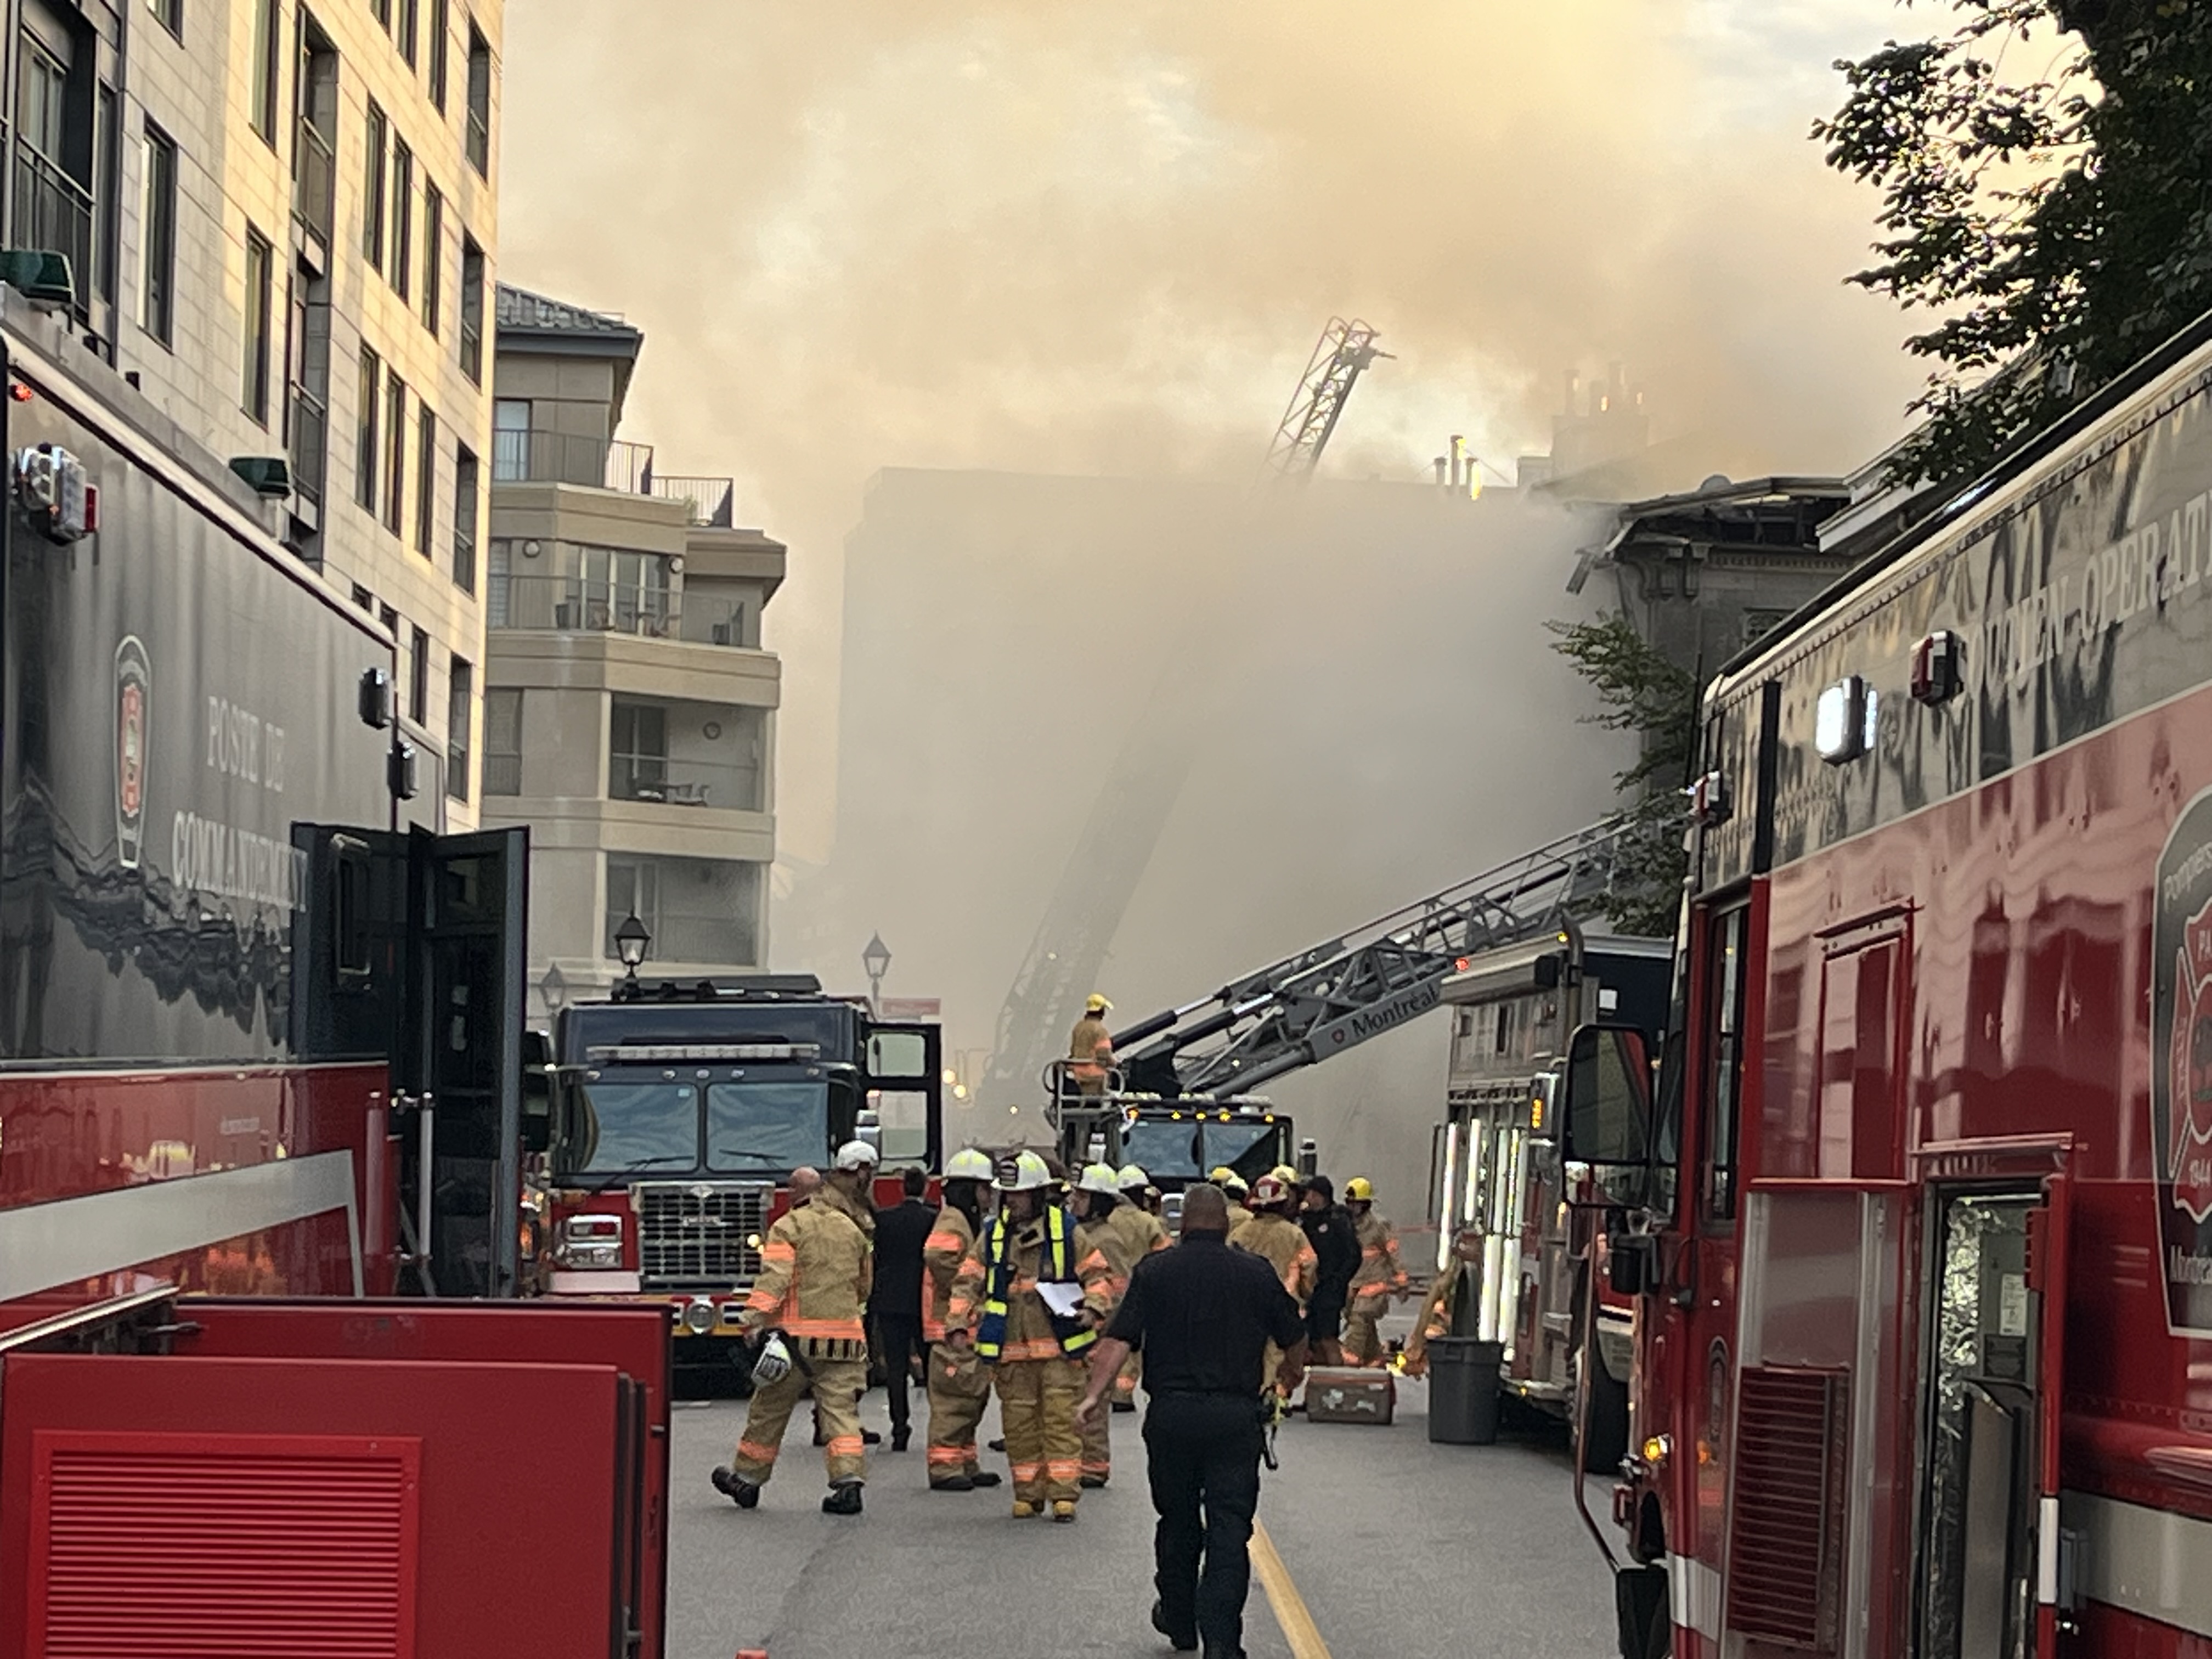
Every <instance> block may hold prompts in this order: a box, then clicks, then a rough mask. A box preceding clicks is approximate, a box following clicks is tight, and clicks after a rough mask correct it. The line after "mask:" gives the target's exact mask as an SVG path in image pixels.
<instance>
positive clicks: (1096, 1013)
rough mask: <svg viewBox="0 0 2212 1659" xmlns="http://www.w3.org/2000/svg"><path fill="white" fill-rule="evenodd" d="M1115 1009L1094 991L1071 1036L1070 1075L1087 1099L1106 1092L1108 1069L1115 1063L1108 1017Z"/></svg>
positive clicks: (1069, 1043) (1068, 1050) (1069, 1042)
mask: <svg viewBox="0 0 2212 1659" xmlns="http://www.w3.org/2000/svg"><path fill="white" fill-rule="evenodd" d="M1113 1011H1114V1005H1113V1004H1112V1003H1110V1002H1109V1001H1107V1000H1106V999H1105V998H1104V997H1102V996H1100V995H1099V994H1098V993H1097V992H1096V991H1093V992H1092V993H1091V994H1090V996H1089V997H1087V998H1085V1000H1084V1004H1083V1018H1081V1019H1079V1020H1077V1021H1076V1022H1075V1029H1074V1030H1073V1031H1070V1032H1069V1033H1068V1034H1067V1074H1068V1076H1069V1077H1071V1078H1073V1079H1074V1080H1075V1087H1076V1091H1077V1092H1078V1093H1079V1094H1083V1095H1103V1094H1104V1093H1105V1092H1106V1068H1107V1067H1108V1066H1111V1065H1112V1064H1113V1063H1114V1039H1113V1038H1112V1037H1111V1036H1108V1035H1107V1031H1106V1016H1107V1015H1108V1014H1109V1013H1111V1012H1113Z"/></svg>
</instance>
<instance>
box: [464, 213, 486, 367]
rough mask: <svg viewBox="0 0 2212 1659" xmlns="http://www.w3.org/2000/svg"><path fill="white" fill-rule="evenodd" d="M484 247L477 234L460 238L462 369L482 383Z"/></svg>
mask: <svg viewBox="0 0 2212 1659" xmlns="http://www.w3.org/2000/svg"><path fill="white" fill-rule="evenodd" d="M483 313H484V257H483V249H482V248H480V247H478V246H477V245H476V240H475V239H474V238H472V237H470V236H463V237H462V238H461V373H462V374H465V375H467V376H468V377H469V379H470V380H471V381H472V382H474V383H475V384H476V385H477V386H482V385H483Z"/></svg>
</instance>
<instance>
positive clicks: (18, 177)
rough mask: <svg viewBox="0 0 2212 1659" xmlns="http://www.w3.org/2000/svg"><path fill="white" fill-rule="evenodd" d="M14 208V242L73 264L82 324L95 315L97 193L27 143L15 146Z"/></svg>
mask: <svg viewBox="0 0 2212 1659" xmlns="http://www.w3.org/2000/svg"><path fill="white" fill-rule="evenodd" d="M9 240H10V241H11V242H13V243H14V244H15V246H17V247H21V248H37V249H40V250H41V251H42V252H52V253H58V254H61V255H63V256H64V258H67V259H68V260H69V262H70V283H71V284H72V285H73V286H74V287H75V288H76V313H77V316H78V319H80V320H82V319H85V318H88V317H89V316H90V315H91V314H92V195H91V192H90V191H87V190H86V189H85V187H84V186H83V185H80V184H79V183H77V181H76V179H72V178H70V176H69V174H67V173H64V172H63V171H62V170H61V169H60V168H59V167H56V166H55V165H54V164H53V163H52V161H48V160H47V159H46V157H45V156H43V155H40V154H39V152H38V151H36V150H34V149H32V148H31V147H30V146H29V145H28V144H26V143H21V142H18V143H17V144H16V145H15V212H14V216H13V222H12V226H11V228H10V231H9Z"/></svg>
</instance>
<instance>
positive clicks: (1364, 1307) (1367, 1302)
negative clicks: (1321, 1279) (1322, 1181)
mask: <svg viewBox="0 0 2212 1659" xmlns="http://www.w3.org/2000/svg"><path fill="white" fill-rule="evenodd" d="M1344 1207H1345V1208H1346V1209H1347V1210H1349V1211H1351V1212H1352V1226H1353V1229H1354V1230H1355V1231H1357V1233H1358V1237H1359V1269H1358V1272H1357V1273H1353V1274H1352V1301H1351V1304H1350V1305H1349V1306H1348V1307H1346V1310H1345V1314H1344V1354H1345V1358H1346V1359H1348V1360H1350V1361H1351V1362H1352V1364H1355V1365H1379V1364H1382V1363H1383V1338H1382V1336H1381V1334H1379V1333H1378V1332H1377V1330H1376V1322H1377V1321H1378V1320H1380V1319H1381V1318H1382V1317H1383V1312H1384V1311H1385V1310H1387V1309H1388V1308H1389V1305H1390V1298H1391V1297H1401V1298H1402V1297H1404V1296H1405V1294H1406V1291H1407V1285H1410V1284H1411V1283H1412V1282H1413V1281H1412V1280H1411V1279H1408V1278H1407V1274H1406V1264H1405V1263H1404V1262H1403V1261H1401V1260H1400V1259H1399V1256H1398V1235H1397V1234H1396V1233H1395V1231H1392V1229H1391V1226H1390V1224H1389V1222H1387V1221H1385V1220H1384V1219H1383V1218H1382V1217H1381V1216H1379V1215H1377V1214H1376V1213H1375V1183H1374V1182H1371V1181H1370V1180H1368V1178H1367V1177H1366V1176H1352V1179H1351V1180H1349V1181H1347V1182H1345V1183H1344Z"/></svg>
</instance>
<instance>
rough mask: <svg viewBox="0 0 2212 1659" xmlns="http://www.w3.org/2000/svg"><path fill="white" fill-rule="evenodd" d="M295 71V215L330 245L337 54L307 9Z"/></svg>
mask: <svg viewBox="0 0 2212 1659" xmlns="http://www.w3.org/2000/svg"><path fill="white" fill-rule="evenodd" d="M294 72H295V75H296V76H298V79H297V81H296V82H295V84H294V87H293V100H294V109H295V119H294V121H293V134H292V214H293V216H294V217H295V218H296V219H298V220H299V221H300V222H301V224H303V225H305V226H307V228H308V229H309V230H310V231H312V232H313V233H314V234H315V235H317V236H318V237H319V238H321V239H322V240H323V241H324V242H325V244H327V243H328V242H329V241H330V240H331V232H332V229H333V228H334V227H335V226H336V224H337V132H338V54H337V47H336V46H332V45H331V40H330V37H329V36H328V35H326V34H325V33H323V31H322V30H321V28H320V27H318V26H317V24H316V22H315V20H314V19H313V17H311V16H309V15H307V11H306V10H305V9H301V13H300V53H299V61H298V64H297V66H296V68H295V71H294Z"/></svg>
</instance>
